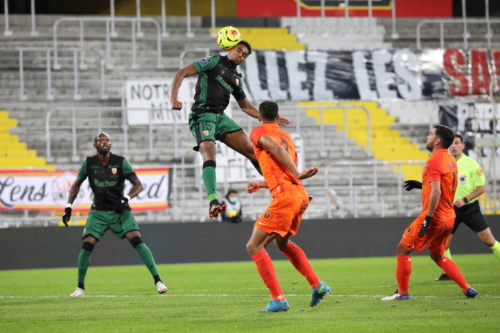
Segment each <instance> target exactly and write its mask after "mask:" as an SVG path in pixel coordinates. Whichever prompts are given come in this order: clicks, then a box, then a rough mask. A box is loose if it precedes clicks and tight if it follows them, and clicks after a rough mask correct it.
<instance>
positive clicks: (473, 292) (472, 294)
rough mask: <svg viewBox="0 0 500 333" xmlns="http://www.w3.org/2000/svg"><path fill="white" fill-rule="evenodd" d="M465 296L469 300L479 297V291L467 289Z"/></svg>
mask: <svg viewBox="0 0 500 333" xmlns="http://www.w3.org/2000/svg"><path fill="white" fill-rule="evenodd" d="M464 295H465V296H466V297H467V298H476V296H477V291H476V290H475V289H474V288H469V289H467V292H466V293H464Z"/></svg>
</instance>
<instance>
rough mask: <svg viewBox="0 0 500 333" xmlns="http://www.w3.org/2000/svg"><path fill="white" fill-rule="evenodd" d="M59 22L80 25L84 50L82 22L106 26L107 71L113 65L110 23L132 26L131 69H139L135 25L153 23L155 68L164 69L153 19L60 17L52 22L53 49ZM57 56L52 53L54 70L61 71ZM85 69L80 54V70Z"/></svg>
mask: <svg viewBox="0 0 500 333" xmlns="http://www.w3.org/2000/svg"><path fill="white" fill-rule="evenodd" d="M61 22H79V23H80V33H79V34H80V48H81V49H84V37H85V33H84V22H104V23H105V24H106V34H105V38H106V68H107V69H112V68H113V64H112V63H111V38H110V37H111V31H110V24H111V22H113V23H114V22H130V23H131V26H132V32H131V43H132V65H131V68H132V69H139V65H138V64H137V47H136V42H135V40H136V33H135V29H136V25H137V23H138V22H150V23H153V24H154V25H155V26H156V30H157V31H156V40H157V63H156V68H158V69H161V68H165V66H164V65H163V64H162V62H161V60H162V55H161V35H160V25H159V24H158V22H157V21H156V20H155V19H152V18H130V17H118V18H116V17H115V18H111V17H62V18H60V19H58V20H57V21H55V22H54V26H53V32H54V37H53V40H54V48H57V43H58V42H57V27H58V26H59V23H61ZM58 59H59V58H58V54H57V52H55V53H54V70H59V69H61V65H60V64H59V61H58ZM86 68H87V66H86V64H85V52H84V51H82V52H81V56H80V69H82V70H85V69H86Z"/></svg>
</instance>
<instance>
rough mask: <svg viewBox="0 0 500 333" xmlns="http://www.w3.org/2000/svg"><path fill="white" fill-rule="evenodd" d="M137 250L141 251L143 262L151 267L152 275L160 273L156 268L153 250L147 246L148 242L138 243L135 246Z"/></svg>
mask: <svg viewBox="0 0 500 333" xmlns="http://www.w3.org/2000/svg"><path fill="white" fill-rule="evenodd" d="M135 249H136V250H137V252H139V255H140V256H141V259H142V262H143V263H144V264H145V265H146V267H147V268H148V269H149V272H151V275H152V276H155V275H158V270H157V269H156V264H155V260H154V258H153V254H152V253H151V250H150V249H149V248H148V247H147V246H146V244H144V243H141V244H139V245H137V247H136V248H135Z"/></svg>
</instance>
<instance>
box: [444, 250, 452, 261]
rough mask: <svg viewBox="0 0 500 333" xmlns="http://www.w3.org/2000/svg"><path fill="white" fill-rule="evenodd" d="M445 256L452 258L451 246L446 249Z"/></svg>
mask: <svg viewBox="0 0 500 333" xmlns="http://www.w3.org/2000/svg"><path fill="white" fill-rule="evenodd" d="M443 256H445V257H446V258H448V259H451V253H450V248H447V249H446V251H444V253H443Z"/></svg>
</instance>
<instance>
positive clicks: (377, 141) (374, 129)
mask: <svg viewBox="0 0 500 333" xmlns="http://www.w3.org/2000/svg"><path fill="white" fill-rule="evenodd" d="M299 105H301V106H310V107H311V108H310V109H307V115H308V116H310V117H314V118H316V123H317V124H319V123H320V121H321V118H320V116H321V115H320V109H318V108H314V107H315V106H332V107H333V108H331V109H330V108H328V109H324V114H323V120H324V122H325V124H335V125H336V127H337V130H339V131H344V130H345V129H344V112H343V109H341V108H339V107H337V108H335V106H342V105H346V106H354V107H355V106H363V107H365V108H366V109H367V110H368V112H369V114H370V129H371V133H370V134H371V138H370V141H371V142H370V143H371V150H372V151H373V155H374V157H375V158H376V159H381V160H384V161H426V160H427V159H428V157H429V154H428V152H427V151H422V150H420V147H419V145H417V144H412V143H410V139H409V138H406V137H402V136H401V133H400V131H399V130H393V129H392V125H393V123H395V122H396V120H397V118H396V117H395V116H391V115H388V114H387V110H386V109H382V108H379V106H378V103H377V102H371V101H360V102H342V103H340V104H339V103H333V102H300V103H299ZM367 129H368V121H367V116H366V112H365V111H364V110H363V109H361V108H359V109H357V108H352V109H348V110H347V136H348V137H349V138H351V139H354V140H355V141H356V144H357V145H362V146H364V148H365V151H367V150H368V145H367V144H368V138H367ZM393 168H394V172H398V166H397V165H393ZM401 172H402V174H403V178H404V179H405V180H408V179H420V178H421V172H422V166H421V165H402V166H401Z"/></svg>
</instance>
